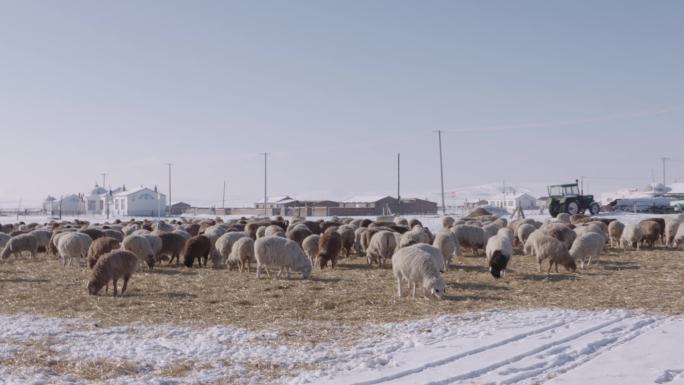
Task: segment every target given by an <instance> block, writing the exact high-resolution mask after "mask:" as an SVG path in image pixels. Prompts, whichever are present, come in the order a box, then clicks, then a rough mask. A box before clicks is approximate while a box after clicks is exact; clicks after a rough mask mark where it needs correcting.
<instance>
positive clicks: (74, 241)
mask: <svg viewBox="0 0 684 385" xmlns="http://www.w3.org/2000/svg"><path fill="white" fill-rule="evenodd" d="M63 234H64V235H62V236H60V237H59V238H57V252H58V254H59V256H60V258H61V259H62V265H64V266H66V265H67V262H68V264H69V266H71V262H72V261H73V260H74V259H76V260H78V261H80V259H81V258H82V257H85V256H86V255H87V254H88V250H89V249H90V245H91V244H92V242H87V241H86V239H85V238H88V240H89V239H90V238H89V237H88V236H87V235H86V234H82V233H76V232H69V233H63ZM84 237H85V238H84Z"/></svg>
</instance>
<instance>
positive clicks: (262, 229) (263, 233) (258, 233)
mask: <svg viewBox="0 0 684 385" xmlns="http://www.w3.org/2000/svg"><path fill="white" fill-rule="evenodd" d="M265 236H266V226H259V227H258V228H257V230H256V237H257V239H259V238H263V237H265Z"/></svg>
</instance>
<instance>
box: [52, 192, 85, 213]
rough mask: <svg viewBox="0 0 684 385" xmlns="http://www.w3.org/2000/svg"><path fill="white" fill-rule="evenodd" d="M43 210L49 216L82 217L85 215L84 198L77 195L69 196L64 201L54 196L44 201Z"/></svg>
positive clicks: (63, 198)
mask: <svg viewBox="0 0 684 385" xmlns="http://www.w3.org/2000/svg"><path fill="white" fill-rule="evenodd" d="M43 210H44V211H45V213H46V214H47V215H52V216H55V215H60V214H61V215H82V214H84V213H85V203H84V202H83V198H82V197H81V196H80V195H77V194H71V195H67V196H65V197H62V199H56V198H54V197H52V196H49V195H48V197H47V198H45V200H44V201H43Z"/></svg>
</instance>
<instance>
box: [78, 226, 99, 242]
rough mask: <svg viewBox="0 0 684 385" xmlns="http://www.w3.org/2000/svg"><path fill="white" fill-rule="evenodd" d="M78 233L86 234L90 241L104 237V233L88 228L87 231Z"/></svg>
mask: <svg viewBox="0 0 684 385" xmlns="http://www.w3.org/2000/svg"><path fill="white" fill-rule="evenodd" d="M78 232H79V233H83V234H88V236H89V237H90V239H92V240H93V241H94V240H96V239H98V238H101V237H104V233H103V232H102V231H101V230H98V229H92V228H89V229H83V230H78Z"/></svg>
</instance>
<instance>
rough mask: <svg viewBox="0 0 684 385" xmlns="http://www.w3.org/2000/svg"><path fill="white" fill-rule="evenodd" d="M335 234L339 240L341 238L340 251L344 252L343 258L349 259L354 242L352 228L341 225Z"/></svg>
mask: <svg viewBox="0 0 684 385" xmlns="http://www.w3.org/2000/svg"><path fill="white" fill-rule="evenodd" d="M337 232H338V233H339V234H340V238H342V250H344V253H345V256H346V257H347V258H349V257H350V256H351V253H352V250H353V249H354V243H355V242H356V234H354V228H353V227H352V226H350V225H342V226H340V227H339V228H338V229H337Z"/></svg>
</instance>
